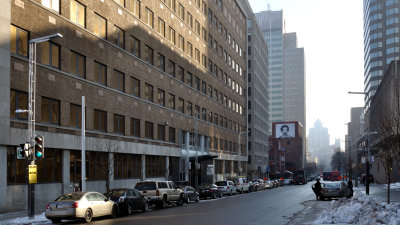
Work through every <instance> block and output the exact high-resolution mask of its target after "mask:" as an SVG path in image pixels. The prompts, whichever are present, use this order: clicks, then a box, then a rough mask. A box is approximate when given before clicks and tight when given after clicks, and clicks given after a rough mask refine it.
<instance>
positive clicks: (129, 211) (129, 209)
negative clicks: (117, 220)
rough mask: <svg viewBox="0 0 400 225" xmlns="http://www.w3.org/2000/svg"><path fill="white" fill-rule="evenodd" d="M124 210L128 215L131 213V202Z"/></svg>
mask: <svg viewBox="0 0 400 225" xmlns="http://www.w3.org/2000/svg"><path fill="white" fill-rule="evenodd" d="M126 212H127V214H128V215H132V214H133V207H132V205H131V204H128V207H127V209H126Z"/></svg>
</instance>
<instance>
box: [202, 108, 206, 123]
mask: <svg viewBox="0 0 400 225" xmlns="http://www.w3.org/2000/svg"><path fill="white" fill-rule="evenodd" d="M201 119H202V120H204V121H207V109H205V108H202V109H201Z"/></svg>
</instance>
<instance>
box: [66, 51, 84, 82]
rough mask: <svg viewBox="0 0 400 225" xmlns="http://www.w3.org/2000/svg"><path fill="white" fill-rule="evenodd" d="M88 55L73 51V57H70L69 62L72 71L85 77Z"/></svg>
mask: <svg viewBox="0 0 400 225" xmlns="http://www.w3.org/2000/svg"><path fill="white" fill-rule="evenodd" d="M85 66H86V57H85V56H83V55H81V54H79V53H76V52H73V51H71V57H70V64H69V69H70V73H72V74H74V75H76V76H78V77H82V78H85V73H86V69H85Z"/></svg>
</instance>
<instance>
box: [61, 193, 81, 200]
mask: <svg viewBox="0 0 400 225" xmlns="http://www.w3.org/2000/svg"><path fill="white" fill-rule="evenodd" d="M82 196H83V193H82V192H72V193H69V194H65V195H63V196H60V197H58V198H57V199H56V201H78V200H79V199H81V198H82Z"/></svg>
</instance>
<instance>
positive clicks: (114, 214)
mask: <svg viewBox="0 0 400 225" xmlns="http://www.w3.org/2000/svg"><path fill="white" fill-rule="evenodd" d="M117 216H118V207H117V206H116V205H114V206H113V207H112V210H111V217H112V218H115V217H117Z"/></svg>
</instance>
